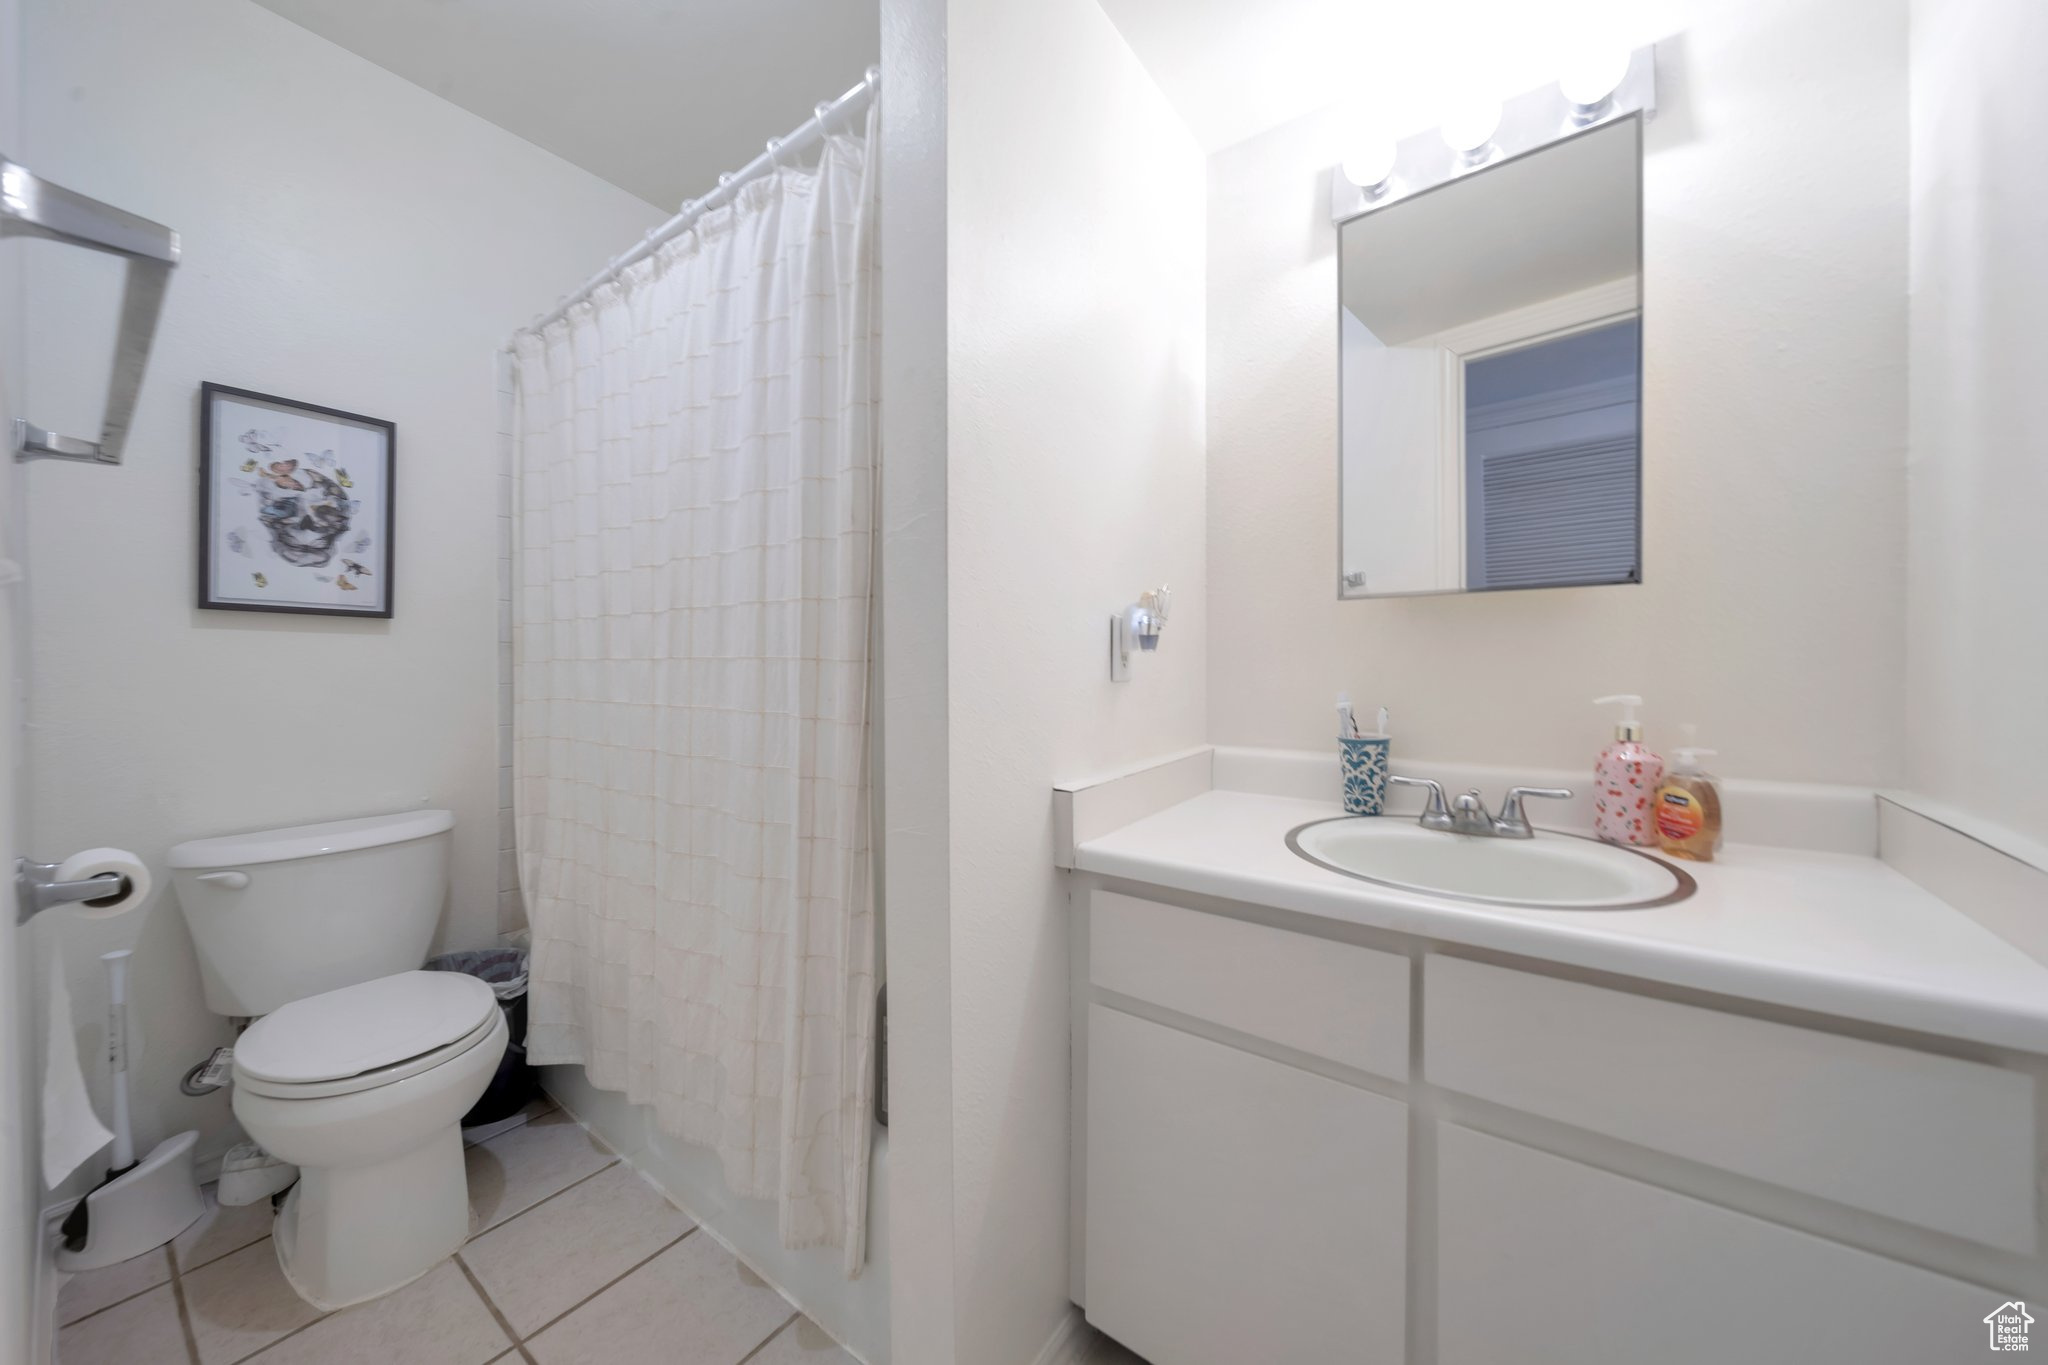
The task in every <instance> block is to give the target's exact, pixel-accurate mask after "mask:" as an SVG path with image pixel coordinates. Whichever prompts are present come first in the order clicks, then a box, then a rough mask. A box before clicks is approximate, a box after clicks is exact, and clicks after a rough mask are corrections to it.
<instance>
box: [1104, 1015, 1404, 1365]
mask: <svg viewBox="0 0 2048 1365" xmlns="http://www.w3.org/2000/svg"><path fill="white" fill-rule="evenodd" d="M1091 1015H1092V1017H1091V1019H1090V1021H1089V1052H1090V1056H1089V1094H1088V1115H1089V1118H1088V1122H1089V1131H1088V1191H1089V1218H1088V1233H1087V1237H1088V1253H1087V1254H1088V1267H1089V1270H1088V1315H1089V1317H1090V1319H1091V1320H1092V1321H1094V1323H1095V1324H1096V1325H1097V1326H1098V1327H1100V1328H1102V1330H1104V1331H1106V1332H1108V1333H1109V1334H1110V1335H1111V1336H1113V1337H1115V1338H1117V1339H1118V1340H1119V1341H1122V1342H1123V1343H1125V1344H1126V1345H1128V1346H1129V1347H1131V1349H1133V1350H1135V1351H1137V1352H1138V1353H1139V1354H1140V1355H1142V1356H1144V1357H1145V1358H1146V1359H1147V1360H1149V1361H1153V1362H1155V1365H1246V1362H1250V1361H1260V1362H1266V1363H1267V1365H1336V1363H1337V1362H1343V1361H1350V1362H1357V1365H1373V1363H1374V1362H1380V1361H1395V1360H1399V1359H1400V1358H1401V1355H1402V1351H1403V1349H1404V1347H1403V1340H1404V1331H1405V1329H1404V1322H1403V1315H1404V1312H1405V1304H1406V1299H1407V1282H1406V1269H1405V1267H1406V1261H1407V1225H1408V1224H1407V1209H1408V1175H1407V1169H1408V1162H1407V1149H1408V1109H1407V1106H1406V1105H1404V1104H1402V1103H1401V1102H1400V1101H1398V1100H1393V1099H1388V1098H1386V1097H1385V1096H1382V1095H1376V1094H1373V1093H1371V1092H1370V1091H1366V1090H1361V1089H1358V1088H1356V1087H1353V1086H1349V1085H1345V1084H1343V1083H1342V1082H1340V1081H1334V1080H1330V1079H1328V1078H1326V1077H1323V1076H1317V1075H1312V1074H1311V1073H1309V1072H1307V1071H1303V1070H1301V1069H1299V1068H1297V1067H1293V1066H1289V1065H1287V1064H1285V1063H1283V1062H1277V1061H1272V1060H1270V1059H1268V1058H1265V1057H1259V1056H1254V1055H1253V1054H1251V1053H1249V1052H1243V1051H1240V1050H1238V1049H1236V1048H1233V1047H1228V1046H1226V1045H1224V1044H1222V1043H1218V1042H1214V1041H1211V1040H1209V1039H1206V1038H1200V1037H1196V1036H1195V1035H1193V1034H1190V1033H1184V1032H1182V1031H1180V1030H1178V1029H1174V1028H1170V1027H1167V1026H1166V1025H1164V1024H1159V1023H1155V1022H1153V1021H1151V1020H1148V1019H1141V1018H1137V1017H1136V1016H1133V1015H1130V1014H1125V1013H1122V1012H1120V1011H1118V1010H1113V1009H1108V1008H1105V1007H1103V1006H1101V1005H1097V1006H1095V1007H1094V1008H1093V1009H1092V1011H1091ZM1276 1325H1279V1327H1278V1330H1276Z"/></svg>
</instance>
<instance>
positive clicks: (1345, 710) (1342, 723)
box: [1337, 692, 1360, 739]
mask: <svg viewBox="0 0 2048 1365" xmlns="http://www.w3.org/2000/svg"><path fill="white" fill-rule="evenodd" d="M1337 738H1339V739H1358V738H1360V736H1359V733H1358V718H1357V717H1356V716H1354V715H1352V714H1351V694H1350V693H1349V692H1339V693H1338V694H1337Z"/></svg>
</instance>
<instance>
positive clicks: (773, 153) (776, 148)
mask: <svg viewBox="0 0 2048 1365" xmlns="http://www.w3.org/2000/svg"><path fill="white" fill-rule="evenodd" d="M768 164H769V165H770V166H773V167H774V168H775V169H776V170H778V171H779V170H781V169H782V139H781V138H779V137H771V138H769V139H768Z"/></svg>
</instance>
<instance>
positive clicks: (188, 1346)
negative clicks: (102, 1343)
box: [79, 1247, 202, 1365]
mask: <svg viewBox="0 0 2048 1365" xmlns="http://www.w3.org/2000/svg"><path fill="white" fill-rule="evenodd" d="M164 1260H166V1261H167V1262H169V1263H170V1267H171V1278H170V1281H169V1284H170V1286H171V1302H172V1303H174V1304H176V1305H177V1309H178V1331H179V1332H180V1333H181V1334H182V1335H183V1336H184V1338H185V1358H186V1359H187V1360H189V1361H191V1362H192V1365H202V1362H201V1361H200V1359H199V1335H198V1333H196V1332H194V1331H193V1330H192V1310H191V1308H189V1307H188V1306H187V1305H186V1303H185V1277H184V1276H182V1275H180V1274H179V1273H178V1258H177V1257H175V1256H173V1255H171V1249H170V1248H169V1247H165V1248H164ZM79 1321H80V1322H83V1321H85V1319H84V1318H80V1319H79Z"/></svg>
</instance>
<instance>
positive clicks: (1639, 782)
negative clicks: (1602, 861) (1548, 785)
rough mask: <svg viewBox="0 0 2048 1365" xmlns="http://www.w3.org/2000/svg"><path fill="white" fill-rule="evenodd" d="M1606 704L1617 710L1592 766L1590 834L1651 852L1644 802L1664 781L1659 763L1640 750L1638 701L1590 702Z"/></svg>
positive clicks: (1653, 836) (1651, 829) (1652, 831)
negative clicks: (1618, 719)
mask: <svg viewBox="0 0 2048 1365" xmlns="http://www.w3.org/2000/svg"><path fill="white" fill-rule="evenodd" d="M1610 703H1619V704H1620V705H1621V707H1622V713H1621V724H1619V725H1617V726H1615V727H1614V743H1612V744H1610V745H1608V746H1607V747H1606V748H1605V749H1602V750H1601V751H1600V758H1599V761H1598V762H1597V763H1595V764H1594V765H1593V833H1595V834H1597V835H1599V836H1600V837H1601V838H1602V839H1605V840H1606V841H1607V842H1608V843H1610V844H1626V845H1629V846H1631V847H1635V848H1655V847H1656V846H1657V828H1656V826H1655V825H1654V824H1652V823H1651V820H1650V798H1651V797H1653V796H1655V795H1656V794H1657V788H1658V786H1659V785H1661V784H1662V782H1663V780H1664V760H1663V759H1661V758H1659V757H1657V755H1655V754H1653V753H1651V752H1650V751H1649V750H1648V749H1646V748H1644V747H1643V723H1642V722H1641V721H1640V720H1638V719H1637V718H1636V708H1637V707H1639V706H1641V705H1642V704H1643V699H1642V698H1641V697H1637V696H1631V695H1628V694H1626V693H1622V694H1619V695H1616V696H1612V697H1595V698H1594V699H1593V704H1594V705H1595V706H1606V705H1608V704H1610Z"/></svg>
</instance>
